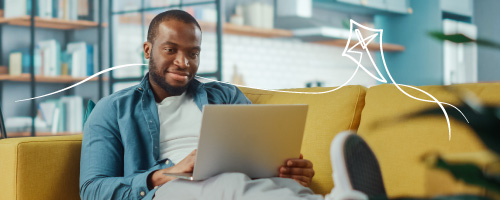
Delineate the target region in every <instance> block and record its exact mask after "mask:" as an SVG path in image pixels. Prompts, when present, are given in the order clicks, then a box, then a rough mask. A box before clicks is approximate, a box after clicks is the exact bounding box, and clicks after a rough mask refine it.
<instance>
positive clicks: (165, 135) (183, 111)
mask: <svg viewBox="0 0 500 200" xmlns="http://www.w3.org/2000/svg"><path fill="white" fill-rule="evenodd" d="M156 106H157V107H158V117H159V119H160V159H166V158H168V159H170V160H171V161H172V162H174V163H175V164H177V163H179V162H180V161H181V160H182V159H184V158H185V157H186V156H187V155H189V153H191V152H192V151H193V150H194V149H196V148H198V139H199V137H200V128H201V117H202V113H201V111H200V109H198V106H197V105H196V103H195V102H194V99H193V97H192V96H191V95H188V94H186V92H184V93H183V94H182V95H180V96H171V97H167V98H165V99H163V101H162V102H160V103H156Z"/></svg>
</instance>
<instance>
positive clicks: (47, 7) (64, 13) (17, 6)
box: [4, 0, 97, 21]
mask: <svg viewBox="0 0 500 200" xmlns="http://www.w3.org/2000/svg"><path fill="white" fill-rule="evenodd" d="M95 1H96V0H37V10H36V16H38V17H41V18H49V19H50V18H57V19H64V20H89V21H94V19H97V12H94V5H97V4H96V2H95ZM32 7H33V6H32V5H31V0H5V1H4V10H5V13H4V17H5V18H10V17H19V16H26V15H31V10H32ZM95 10H97V8H96V9H95Z"/></svg>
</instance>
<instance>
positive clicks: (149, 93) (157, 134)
mask: <svg viewBox="0 0 500 200" xmlns="http://www.w3.org/2000/svg"><path fill="white" fill-rule="evenodd" d="M200 45H201V28H200V26H199V24H198V22H196V20H195V19H194V18H193V17H192V16H191V15H189V14H188V13H186V12H184V11H180V10H171V11H166V12H163V13H160V14H159V15H157V16H156V17H155V18H154V19H153V20H152V22H151V24H150V26H149V30H148V38H147V42H145V43H144V56H145V58H146V59H149V73H148V74H147V75H146V76H145V77H144V78H143V79H142V81H141V83H140V84H139V85H137V86H133V87H130V88H127V89H124V90H121V91H118V92H116V93H114V94H112V95H110V96H108V97H105V98H103V99H101V100H100V101H99V102H98V104H97V105H96V107H95V108H94V110H93V112H92V113H91V115H90V116H89V118H88V120H87V122H86V124H85V127H84V134H83V142H82V155H81V169H80V170H81V171H80V196H81V198H82V199H141V198H144V199H151V198H152V197H153V196H155V193H156V196H155V198H163V197H170V198H172V197H174V196H176V195H179V196H180V197H186V198H190V197H189V196H188V195H196V194H195V193H199V194H200V195H204V193H203V192H202V191H201V190H203V189H205V190H206V189H207V188H211V189H210V190H209V193H211V194H227V191H221V190H222V189H225V190H234V191H237V190H238V189H237V188H236V189H233V188H231V187H230V186H231V185H233V183H236V184H239V185H240V186H242V187H241V188H247V189H248V188H249V187H252V186H254V185H260V186H261V187H265V188H267V189H269V188H274V191H275V193H272V194H271V193H270V195H276V194H278V195H281V196H283V195H284V194H286V195H292V196H293V195H296V196H297V197H298V196H300V195H310V196H311V198H319V197H321V196H319V195H316V196H313V195H312V192H311V190H310V189H308V188H305V187H303V186H306V187H307V186H308V184H309V183H310V182H311V180H312V177H313V176H314V170H313V169H312V163H311V162H310V161H308V160H305V159H303V158H302V156H301V157H300V158H296V159H290V160H287V161H284V166H282V167H280V169H279V177H282V178H272V179H270V180H267V181H266V180H265V179H262V180H250V179H248V177H245V176H244V175H242V174H223V175H219V176H216V177H213V178H211V179H208V180H206V181H203V182H201V183H200V182H188V181H183V180H174V178H172V177H167V176H164V175H163V173H165V172H170V173H182V172H192V171H193V167H194V159H195V155H196V147H197V142H198V136H199V130H200V126H201V110H202V107H203V105H206V104H250V103H251V102H250V101H249V100H248V99H247V98H246V97H245V96H244V95H243V94H242V93H241V91H240V90H238V88H236V87H235V86H232V85H229V84H223V83H217V82H212V83H200V82H199V81H197V80H196V79H194V76H195V74H196V72H197V70H198V65H199V63H200V60H199V55H200V51H201V49H200ZM235 134H237V133H235ZM291 180H294V181H291ZM221 183H224V184H222V185H221ZM228 184H231V185H228ZM299 184H300V185H299ZM301 185H302V186H301ZM221 186H224V187H225V188H224V187H221ZM158 187H159V188H158ZM241 188H240V189H241ZM280 188H285V189H286V188H290V189H289V190H287V191H286V192H284V193H283V192H282V191H283V189H282V190H279V189H280ZM263 190H266V189H263ZM297 191H298V192H297ZM205 192H206V191H205ZM292 192H295V194H292ZM289 193H290V194H289ZM263 195H266V194H263ZM286 195H285V196H283V197H286ZM203 197H206V196H203ZM234 197H235V196H232V197H231V198H234ZM193 198H197V197H196V196H194V197H193ZM174 199H177V198H174Z"/></svg>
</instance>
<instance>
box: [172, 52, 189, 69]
mask: <svg viewBox="0 0 500 200" xmlns="http://www.w3.org/2000/svg"><path fill="white" fill-rule="evenodd" d="M174 64H175V65H177V66H179V67H180V68H187V67H189V60H188V59H187V57H186V56H185V55H184V54H183V53H178V54H177V56H176V57H175V61H174Z"/></svg>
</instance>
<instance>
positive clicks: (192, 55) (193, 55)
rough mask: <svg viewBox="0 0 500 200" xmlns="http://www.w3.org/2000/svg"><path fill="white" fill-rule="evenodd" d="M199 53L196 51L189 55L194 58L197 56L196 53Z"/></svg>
mask: <svg viewBox="0 0 500 200" xmlns="http://www.w3.org/2000/svg"><path fill="white" fill-rule="evenodd" d="M199 54H200V53H198V52H196V53H191V57H193V58H196V57H198V55H199Z"/></svg>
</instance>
